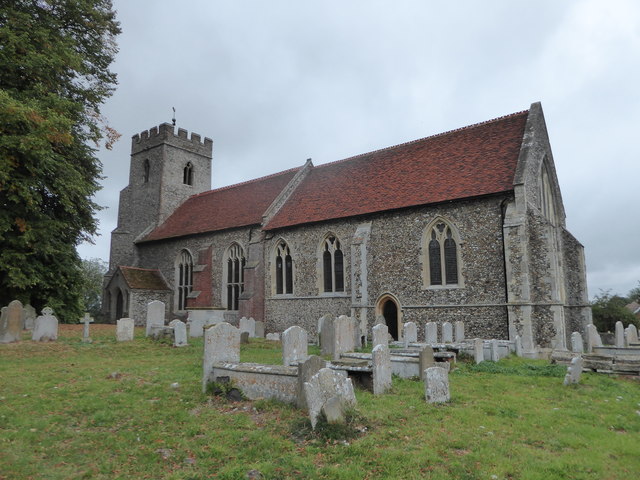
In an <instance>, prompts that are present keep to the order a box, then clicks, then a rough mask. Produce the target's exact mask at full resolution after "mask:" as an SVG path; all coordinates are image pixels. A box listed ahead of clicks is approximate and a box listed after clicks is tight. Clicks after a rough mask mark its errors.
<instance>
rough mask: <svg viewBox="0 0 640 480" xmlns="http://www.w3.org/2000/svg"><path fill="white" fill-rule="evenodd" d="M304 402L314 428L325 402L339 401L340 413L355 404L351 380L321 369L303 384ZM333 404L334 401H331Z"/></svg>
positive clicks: (326, 369)
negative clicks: (336, 399) (334, 398)
mask: <svg viewBox="0 0 640 480" xmlns="http://www.w3.org/2000/svg"><path fill="white" fill-rule="evenodd" d="M304 394H305V401H306V404H307V409H308V410H309V419H310V420H311V426H312V428H314V429H315V428H316V424H317V423H318V418H319V416H320V413H321V412H322V411H323V407H324V405H325V403H326V402H327V400H329V399H331V398H333V397H337V398H339V399H340V406H341V407H342V411H343V412H344V410H345V409H346V408H347V407H349V406H351V405H355V404H356V396H355V393H354V390H353V384H352V383H351V379H350V378H349V377H347V376H345V375H342V374H340V373H339V372H336V371H334V370H331V369H330V368H322V369H320V371H319V372H318V373H316V374H315V375H314V376H313V377H311V378H310V379H309V381H308V382H305V384H304ZM332 402H335V400H332Z"/></svg>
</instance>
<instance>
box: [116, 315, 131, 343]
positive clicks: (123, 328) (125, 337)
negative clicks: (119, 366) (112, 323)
mask: <svg viewBox="0 0 640 480" xmlns="http://www.w3.org/2000/svg"><path fill="white" fill-rule="evenodd" d="M134 325H135V324H134V322H133V318H121V319H120V320H118V321H117V325H116V340H117V341H118V342H130V341H132V340H133V332H134Z"/></svg>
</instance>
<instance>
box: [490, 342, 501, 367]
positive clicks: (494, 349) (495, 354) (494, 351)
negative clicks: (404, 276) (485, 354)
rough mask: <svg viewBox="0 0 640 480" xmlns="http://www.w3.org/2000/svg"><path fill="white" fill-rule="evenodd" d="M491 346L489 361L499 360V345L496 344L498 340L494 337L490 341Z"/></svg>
mask: <svg viewBox="0 0 640 480" xmlns="http://www.w3.org/2000/svg"><path fill="white" fill-rule="evenodd" d="M490 346H491V347H490V348H491V361H492V362H497V361H498V360H500V346H499V345H498V340H496V339H495V338H493V339H491V343H490Z"/></svg>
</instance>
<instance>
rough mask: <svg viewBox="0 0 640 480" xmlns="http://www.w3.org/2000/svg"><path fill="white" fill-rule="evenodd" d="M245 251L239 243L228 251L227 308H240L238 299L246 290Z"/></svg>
mask: <svg viewBox="0 0 640 480" xmlns="http://www.w3.org/2000/svg"><path fill="white" fill-rule="evenodd" d="M245 263H246V260H245V258H244V251H243V250H242V247H241V246H240V245H238V244H237V243H234V244H233V245H231V246H230V247H229V250H228V252H227V265H226V269H227V310H238V300H239V299H240V294H241V293H242V292H243V291H244V266H245Z"/></svg>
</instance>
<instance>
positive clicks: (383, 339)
mask: <svg viewBox="0 0 640 480" xmlns="http://www.w3.org/2000/svg"><path fill="white" fill-rule="evenodd" d="M372 331H373V335H372V337H373V347H374V348H375V347H376V345H386V346H389V327H387V326H386V325H385V324H383V323H379V324H378V325H374V326H373V329H372Z"/></svg>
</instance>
